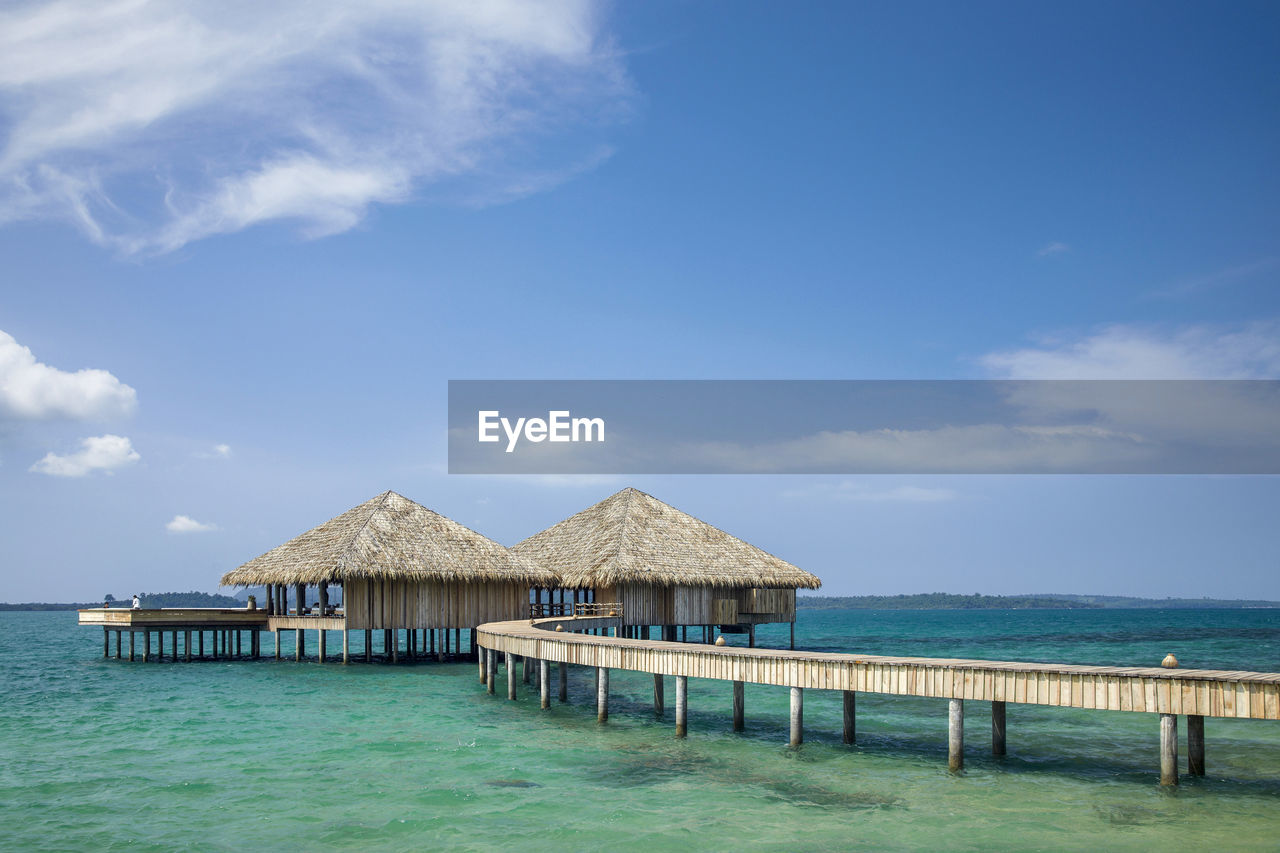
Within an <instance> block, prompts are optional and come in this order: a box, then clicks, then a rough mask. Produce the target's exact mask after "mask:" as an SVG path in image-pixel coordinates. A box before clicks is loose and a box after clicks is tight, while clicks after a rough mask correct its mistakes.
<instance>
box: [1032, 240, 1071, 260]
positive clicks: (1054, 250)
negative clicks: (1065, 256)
mask: <svg viewBox="0 0 1280 853" xmlns="http://www.w3.org/2000/svg"><path fill="white" fill-rule="evenodd" d="M1069 251H1071V247H1070V246H1068V245H1067V244H1066V243H1058V242H1053V243H1049V244H1048V245H1046V246H1044V247H1042V248H1041V249H1040V251H1038V252H1036V255H1037V256H1038V257H1041V258H1047V257H1049V256H1050V255H1061V254H1062V253H1063V252H1069Z"/></svg>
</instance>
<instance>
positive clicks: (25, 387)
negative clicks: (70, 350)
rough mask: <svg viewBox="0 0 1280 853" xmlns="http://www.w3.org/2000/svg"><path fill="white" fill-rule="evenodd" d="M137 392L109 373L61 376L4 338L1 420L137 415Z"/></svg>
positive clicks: (0, 345) (0, 374)
mask: <svg viewBox="0 0 1280 853" xmlns="http://www.w3.org/2000/svg"><path fill="white" fill-rule="evenodd" d="M137 400H138V395H137V392H136V391H134V390H133V389H132V388H130V387H129V386H128V385H125V384H124V383H123V382H121V381H120V380H119V379H117V378H116V377H114V376H112V375H111V374H110V373H108V372H107V371H105V370H98V369H84V370H77V371H74V372H72V371H66V370H59V369H58V368H56V367H50V366H49V365H47V364H44V363H43V362H40V361H37V360H36V357H35V355H34V354H33V353H32V352H31V350H30V349H28V348H27V347H25V346H23V345H22V344H20V343H18V342H17V341H16V340H14V338H13V336H12V335H9V334H7V333H5V332H0V417H2V418H13V419H22V420H43V419H49V418H68V419H71V420H88V419H101V418H112V417H119V416H122V415H128V414H130V413H132V412H133V410H134V407H135V406H136V405H137Z"/></svg>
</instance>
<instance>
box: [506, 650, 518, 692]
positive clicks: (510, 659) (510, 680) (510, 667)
mask: <svg viewBox="0 0 1280 853" xmlns="http://www.w3.org/2000/svg"><path fill="white" fill-rule="evenodd" d="M506 655H507V698H508V699H513V700H514V699H515V698H516V660H515V655H513V654H511V652H507V653H506Z"/></svg>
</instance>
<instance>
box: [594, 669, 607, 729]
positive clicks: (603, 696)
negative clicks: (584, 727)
mask: <svg viewBox="0 0 1280 853" xmlns="http://www.w3.org/2000/svg"><path fill="white" fill-rule="evenodd" d="M608 720H609V668H608V667H606V666H598V667H596V722H597V723H604V722H608Z"/></svg>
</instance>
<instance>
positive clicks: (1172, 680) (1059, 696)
mask: <svg viewBox="0 0 1280 853" xmlns="http://www.w3.org/2000/svg"><path fill="white" fill-rule="evenodd" d="M621 621H622V620H621V619H620V618H610V617H565V618H549V619H534V620H525V621H519V622H491V623H489V624H486V625H481V626H480V627H479V628H477V629H476V631H477V640H478V643H479V645H480V647H481V649H482V653H481V655H480V669H481V680H482V681H487V682H488V684H489V686H490V692H493V683H494V678H493V674H494V670H495V667H496V663H497V660H496V658H497V655H498V654H501V655H503V656H504V657H505V660H506V663H507V667H508V696H509V697H510V698H513V699H514V698H515V695H516V693H515V691H516V679H515V675H514V673H515V666H514V660H515V657H516V656H520V657H522V658H524V659H525V672H526V674H527V673H529V672H530V670H531V668H532V665H533V664H532V662H533V661H540V662H543V661H545V662H555V663H558V664H560V700H561V701H564V700H565V691H564V684H565V675H564V672H565V667H566V666H567V665H568V664H576V665H579V666H590V667H596V668H597V682H596V683H597V717H598V718H599V719H600V720H601V722H603V721H604V720H605V719H607V717H608V683H609V681H608V670H610V669H624V670H631V671H635V672H648V673H652V674H653V675H654V677H655V680H654V706H655V710H658V711H659V712H660V711H661V710H662V708H663V704H664V701H665V699H664V686H663V681H662V679H663V677H664V676H674V677H675V679H676V721H675V722H676V735H677V736H683V735H684V733H685V730H686V728H687V726H686V719H687V718H686V711H685V709H686V706H687V701H686V696H687V693H686V687H687V683H688V679H689V678H690V677H694V678H714V679H720V680H723V681H732V682H734V728H735V729H739V728H741V724H742V714H743V709H742V701H741V696H742V688H741V685H742V684H744V683H746V682H751V683H752V684H770V685H775V686H779V687H789V688H791V743H792V744H793V745H798V744H800V743H801V741H802V740H803V710H804V704H803V702H804V690H805V689H811V690H839V691H842V692H843V694H844V740H845V743H853V741H854V738H855V736H856V714H855V708H856V700H855V697H856V695H857V694H858V693H883V694H888V695H894V696H923V697H933V698H938V699H947V700H949V705H948V719H949V726H948V730H949V750H948V754H949V760H948V765H949V767H950V768H951V769H952V770H960V769H962V768H963V765H964V702H965V700H970V701H983V702H990V703H991V726H992V750H993V752H994V753H995V754H997V755H1003V754H1004V751H1005V706H1006V703H1009V702H1014V703H1023V704H1030V705H1052V706H1057V707H1063V708H1081V709H1090V710H1101V711H1137V712H1145V713H1152V714H1158V715H1159V716H1160V733H1161V737H1160V744H1161V746H1160V766H1161V778H1160V781H1161V783H1162V784H1165V785H1176V784H1177V781H1178V776H1177V753H1178V740H1177V728H1178V719H1177V718H1178V715H1185V716H1186V718H1187V719H1186V723H1187V745H1188V762H1187V764H1188V772H1189V773H1191V774H1192V775H1204V718H1205V717H1233V718H1246V719H1258V720H1278V719H1280V673H1274V672H1239V671H1222V670H1201V669H1165V668H1161V667H1114V666H1079V665H1072V664H1045V663H1023V662H1014V661H991V660H967V659H958V658H921V657H892V656H885V655H854V654H834V653H829V652H806V651H789V650H783V649H764V648H740V647H734V646H714V645H703V644H692V643H675V642H668V641H660V640H633V639H625V638H620V637H613V636H607V634H608V631H609V630H615V631H616V629H617V627H618V626H619V625H620V623H621ZM557 628H559V629H560V630H557ZM592 630H599V631H600V632H601V635H594V634H587V633H578V632H584V631H592ZM538 668H539V671H540V672H541V673H542V675H543V677H542V678H540V685H541V690H542V696H543V703H542V706H543V707H544V708H545V707H547V706H548V702H547V700H546V697H547V691H548V687H547V678H546V673H547V671H548V668H547V667H546V666H544V665H540V666H539V667H538ZM527 680H528V678H527V675H526V681H527Z"/></svg>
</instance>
